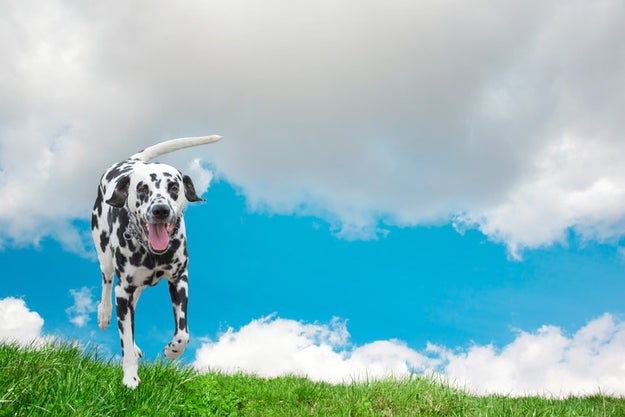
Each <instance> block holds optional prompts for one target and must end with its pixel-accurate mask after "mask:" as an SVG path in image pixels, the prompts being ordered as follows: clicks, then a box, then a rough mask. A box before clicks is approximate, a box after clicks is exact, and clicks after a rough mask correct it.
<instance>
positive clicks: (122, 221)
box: [109, 208, 130, 248]
mask: <svg viewBox="0 0 625 417" xmlns="http://www.w3.org/2000/svg"><path fill="white" fill-rule="evenodd" d="M109 213H110V216H109V221H112V222H113V223H114V222H115V221H118V222H119V226H118V227H117V240H118V241H119V246H121V247H122V248H123V247H126V237H125V236H124V233H125V232H126V230H128V224H129V223H130V217H129V216H128V210H126V209H125V208H121V209H118V208H114V209H112V210H111V211H110V212H109ZM111 217H112V218H111ZM111 224H112V223H111Z"/></svg>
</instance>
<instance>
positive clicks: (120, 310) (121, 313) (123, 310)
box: [115, 297, 130, 333]
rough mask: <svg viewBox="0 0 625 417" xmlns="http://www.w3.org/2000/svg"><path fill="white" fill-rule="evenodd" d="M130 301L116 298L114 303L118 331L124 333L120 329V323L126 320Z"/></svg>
mask: <svg viewBox="0 0 625 417" xmlns="http://www.w3.org/2000/svg"><path fill="white" fill-rule="evenodd" d="M129 301H130V300H128V299H126V298H124V297H117V298H116V299H115V302H116V306H117V307H116V310H117V323H118V325H119V331H120V332H122V333H124V329H123V327H122V322H123V321H124V320H125V319H126V315H127V314H128V310H129V309H130V303H129Z"/></svg>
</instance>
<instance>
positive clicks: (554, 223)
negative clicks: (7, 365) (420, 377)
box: [0, 0, 625, 395]
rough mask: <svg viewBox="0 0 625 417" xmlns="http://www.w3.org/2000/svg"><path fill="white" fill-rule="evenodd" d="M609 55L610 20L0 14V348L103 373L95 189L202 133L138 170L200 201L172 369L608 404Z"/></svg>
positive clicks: (151, 317) (290, 8) (141, 8)
mask: <svg viewBox="0 0 625 417" xmlns="http://www.w3.org/2000/svg"><path fill="white" fill-rule="evenodd" d="M624 39H625V4H624V3H623V2H621V1H610V0H597V1H589V2H571V1H565V0H547V1H544V0H542V1H513V2H503V3H502V2H494V1H478V2H470V4H469V2H456V1H423V0H419V1H404V0H393V1H382V0H378V1H372V0H365V1H359V2H357V4H356V2H354V1H347V0H320V1H319V0H318V1H314V2H304V1H301V2H293V1H286V0H268V1H264V2H257V1H252V0H232V1H228V2H206V1H192V0H190V1H187V2H183V3H181V4H176V5H174V4H172V3H170V2H164V1H157V2H155V1H150V2H147V1H136V2H107V3H106V4H104V3H103V4H99V3H85V2H74V1H54V0H52V1H48V2H45V3H43V4H42V3H41V2H36V1H28V0H25V1H21V2H11V1H0V53H1V55H2V56H3V66H2V68H1V69H0V96H1V97H2V100H1V101H0V250H1V251H0V264H2V265H3V267H4V269H5V271H4V272H5V273H4V278H3V281H4V284H3V286H2V289H0V316H1V320H0V323H1V324H0V336H1V337H3V338H5V339H9V338H13V339H16V340H20V341H23V340H27V339H29V338H33V337H38V338H46V337H50V336H61V337H65V338H69V339H78V340H80V341H81V342H83V343H85V344H86V343H92V344H97V345H98V346H100V348H101V349H103V350H105V351H107V352H110V354H111V355H115V354H118V353H119V342H118V340H117V335H116V332H115V329H114V328H111V329H109V330H108V331H107V332H105V333H102V332H101V331H100V330H99V329H98V328H97V324H96V318H95V313H94V312H95V306H96V304H97V301H98V300H97V297H98V296H99V288H98V286H99V281H100V278H99V277H100V275H99V269H98V265H97V262H96V261H95V258H94V253H93V252H94V251H93V247H92V244H91V242H90V234H89V228H88V222H89V218H90V217H89V215H90V208H91V205H92V204H93V199H94V197H95V191H96V185H97V182H98V180H99V177H100V175H101V174H102V172H103V171H104V170H105V169H106V168H107V167H108V166H110V165H111V164H112V163H114V162H116V161H119V160H122V159H124V158H126V157H128V156H129V155H131V154H133V153H134V152H136V151H138V150H140V149H142V148H144V147H146V146H149V145H151V144H153V143H155V142H158V141H161V140H165V139H170V138H174V137H179V136H195V135H206V134H220V135H222V136H224V139H223V140H222V141H221V142H219V143H217V144H214V145H210V146H205V147H202V148H195V149H193V150H186V151H181V152H179V153H177V154H175V155H170V156H168V157H166V158H163V161H165V162H168V163H171V164H173V165H175V166H177V167H179V168H180V169H181V170H183V171H184V172H186V173H188V174H190V175H191V176H192V177H193V179H194V180H195V182H196V185H197V186H198V188H199V189H201V190H202V191H205V194H204V197H206V199H207V202H206V203H202V204H195V205H192V206H190V207H189V208H188V210H187V224H188V226H187V228H188V232H189V241H190V252H191V257H192V260H191V267H190V268H191V270H190V273H191V304H190V307H189V308H190V325H191V332H192V338H193V340H194V341H193V342H192V345H191V346H190V348H189V350H188V351H187V352H186V353H185V355H184V360H185V361H186V362H187V363H190V364H194V365H195V366H196V367H198V369H206V368H207V367H208V368H219V369H226V370H231V369H244V370H249V371H251V372H256V373H259V374H262V375H274V374H279V373H281V372H297V373H302V374H307V375H309V376H310V377H311V378H313V379H320V380H332V381H336V380H341V379H345V378H350V377H351V378H357V377H358V375H363V374H367V375H380V376H383V375H389V374H394V375H401V374H404V373H406V372H410V371H411V370H413V371H417V372H420V373H436V374H440V375H443V376H444V377H449V378H451V379H452V380H454V381H457V382H459V383H460V384H462V385H463V386H466V387H467V388H468V389H471V390H473V391H475V392H480V393H484V392H504V393H514V394H518V395H522V394H524V393H531V392H539V393H545V392H550V393H562V392H564V393H584V392H591V391H595V390H597V389H598V388H601V389H603V390H604V391H605V392H615V393H619V394H623V395H625V383H624V382H623V381H625V360H624V359H622V358H625V355H624V354H623V353H625V352H624V350H625V321H624V320H623V317H625V316H624V314H625V308H624V307H623V305H622V304H623V303H622V298H623V294H625V277H624V276H623V275H624V273H625V239H623V237H624V236H625V164H623V163H622V156H623V155H625V138H624V137H623V132H625V118H623V117H622V109H623V108H625V76H624V74H625V41H624ZM7 269H8V270H7ZM162 285H163V284H162ZM162 285H161V286H159V287H156V288H154V289H151V290H150V291H146V292H145V293H144V295H143V297H142V299H141V302H140V304H139V308H138V313H137V315H138V318H137V343H138V345H140V346H141V347H142V349H143V350H144V352H146V353H147V354H148V356H150V357H155V356H156V355H157V354H158V352H160V350H161V348H162V345H164V344H165V343H166V342H167V341H168V340H169V336H170V335H169V332H170V331H171V329H170V328H169V327H170V325H171V324H172V323H171V321H172V319H171V317H169V315H170V314H171V308H170V307H169V306H168V300H167V291H166V289H165V287H164V286H162ZM149 293H152V294H151V295H150V294H149ZM250 341H254V343H250ZM250 345H255V346H254V349H252V348H251V347H250ZM259 363H262V367H261V368H257V366H260V365H258V364H259ZM589 364H592V366H590V365H589Z"/></svg>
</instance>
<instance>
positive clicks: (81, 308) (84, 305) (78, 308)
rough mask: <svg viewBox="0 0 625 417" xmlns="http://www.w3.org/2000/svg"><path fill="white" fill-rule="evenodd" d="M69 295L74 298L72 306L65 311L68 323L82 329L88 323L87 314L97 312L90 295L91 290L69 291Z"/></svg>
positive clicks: (94, 302)
mask: <svg viewBox="0 0 625 417" xmlns="http://www.w3.org/2000/svg"><path fill="white" fill-rule="evenodd" d="M69 293H70V294H71V295H72V297H73V298H74V304H73V305H72V306H71V307H68V308H66V309H65V312H66V313H67V316H68V317H69V321H70V322H71V323H73V324H74V325H76V326H78V327H83V326H85V325H86V324H87V323H88V322H89V319H90V317H89V314H91V313H93V312H95V311H96V310H97V308H98V307H97V303H96V301H94V300H93V298H92V295H91V288H88V287H82V288H81V289H79V290H75V289H70V290H69Z"/></svg>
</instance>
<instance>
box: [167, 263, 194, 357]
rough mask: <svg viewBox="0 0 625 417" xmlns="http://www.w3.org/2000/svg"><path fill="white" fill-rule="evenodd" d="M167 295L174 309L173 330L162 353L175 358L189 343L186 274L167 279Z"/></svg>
mask: <svg viewBox="0 0 625 417" xmlns="http://www.w3.org/2000/svg"><path fill="white" fill-rule="evenodd" d="M168 284H169V295H170V296H171V304H172V307H173V309H174V322H175V326H176V327H175V331H174V337H173V339H172V340H171V342H169V344H167V346H165V349H164V353H165V357H166V358H167V359H170V360H171V359H176V358H177V357H178V356H180V355H182V352H184V350H185V348H186V347H187V344H188V343H189V329H188V328H187V303H188V299H189V298H188V296H189V284H188V280H187V274H186V273H184V274H182V275H181V276H180V278H179V279H177V280H175V281H169V282H168Z"/></svg>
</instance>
